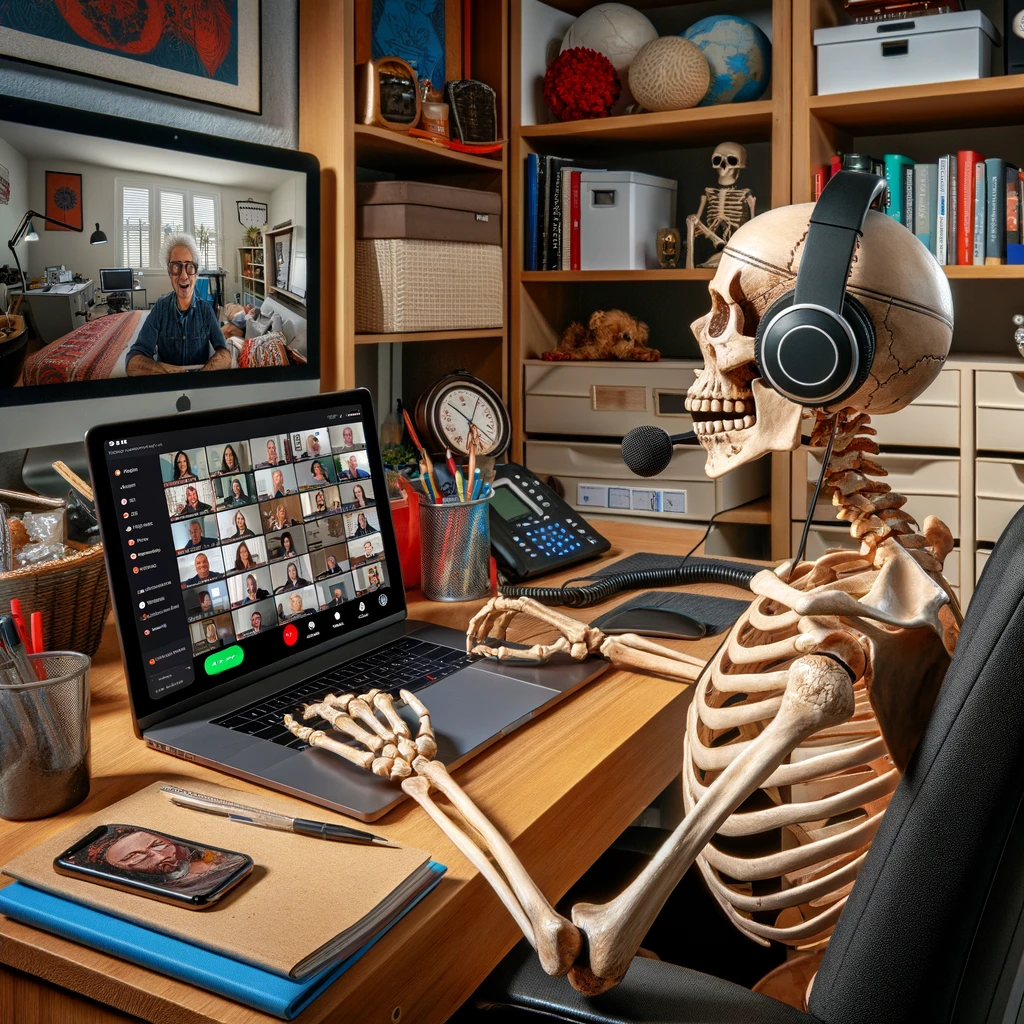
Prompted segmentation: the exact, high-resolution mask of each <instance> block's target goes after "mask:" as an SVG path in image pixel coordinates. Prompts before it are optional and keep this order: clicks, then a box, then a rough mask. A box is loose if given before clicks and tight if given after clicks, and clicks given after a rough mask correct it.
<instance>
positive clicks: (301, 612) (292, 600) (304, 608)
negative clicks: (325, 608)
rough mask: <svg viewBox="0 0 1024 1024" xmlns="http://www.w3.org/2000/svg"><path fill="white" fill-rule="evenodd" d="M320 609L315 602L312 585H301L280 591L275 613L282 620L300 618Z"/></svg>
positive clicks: (314, 592)
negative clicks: (284, 591)
mask: <svg viewBox="0 0 1024 1024" xmlns="http://www.w3.org/2000/svg"><path fill="white" fill-rule="evenodd" d="M319 610H320V606H319V605H318V604H317V599H316V591H315V590H314V589H313V587H303V588H302V589H301V590H293V591H290V592H288V593H282V594H281V595H280V596H279V597H278V598H277V614H278V616H279V617H280V619H281V620H282V621H283V622H287V621H288V620H289V619H301V618H302V617H303V616H306V615H312V614H313V613H314V612H317V611H319Z"/></svg>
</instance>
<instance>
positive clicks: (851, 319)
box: [828, 292, 875, 405]
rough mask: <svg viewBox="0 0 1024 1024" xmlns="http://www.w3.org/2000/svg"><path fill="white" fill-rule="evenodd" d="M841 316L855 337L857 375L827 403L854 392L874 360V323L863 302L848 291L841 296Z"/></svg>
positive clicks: (844, 397) (833, 402)
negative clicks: (841, 391) (842, 390)
mask: <svg viewBox="0 0 1024 1024" xmlns="http://www.w3.org/2000/svg"><path fill="white" fill-rule="evenodd" d="M843 316H844V317H845V318H846V322H847V323H848V324H849V325H850V327H851V328H852V329H853V336H854V337H855V338H856V339H857V355H858V364H857V375H856V377H854V379H853V382H852V383H851V384H850V386H849V387H848V388H847V389H846V390H845V391H844V392H843V393H842V394H841V395H837V396H836V397H835V398H834V399H833V400H832V401H831V402H829V403H828V404H829V405H835V404H836V403H837V402H841V401H843V400H844V399H847V398H849V397H850V395H852V394H854V393H855V392H856V391H857V390H858V389H859V388H860V386H861V384H863V383H864V381H866V380H867V379H868V374H869V373H871V364H872V363H873V362H874V361H875V325H874V324H873V323H872V322H871V316H870V314H869V313H868V311H867V310H866V309H865V308H864V306H863V304H862V303H861V302H860V301H859V300H858V299H857V298H855V297H854V296H853V295H851V294H850V293H849V292H847V293H846V295H845V297H844V298H843Z"/></svg>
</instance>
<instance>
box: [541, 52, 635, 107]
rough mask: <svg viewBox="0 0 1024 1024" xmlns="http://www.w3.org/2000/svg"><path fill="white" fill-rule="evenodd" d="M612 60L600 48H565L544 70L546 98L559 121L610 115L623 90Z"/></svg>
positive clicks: (545, 100)
mask: <svg viewBox="0 0 1024 1024" xmlns="http://www.w3.org/2000/svg"><path fill="white" fill-rule="evenodd" d="M621 88H622V87H621V83H620V82H619V76H618V75H617V74H616V73H615V68H613V67H612V62H611V61H610V60H609V59H608V58H607V57H606V56H605V55H604V54H603V53H598V52H597V50H590V49H587V48H586V47H583V46H574V47H573V48H572V49H571V50H564V51H563V52H562V53H560V54H559V55H558V56H557V57H556V58H555V59H554V60H553V61H552V62H551V63H550V64H549V65H548V69H547V71H546V72H545V73H544V102H545V103H546V104H547V105H548V109H549V110H550V111H551V113H552V114H554V115H555V117H557V118H558V120H559V121H583V120H586V119H587V118H592V117H607V116H608V115H609V113H610V112H611V109H612V107H614V106H615V101H616V100H617V99H618V98H619V93H620V92H621Z"/></svg>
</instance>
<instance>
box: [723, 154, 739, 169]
mask: <svg viewBox="0 0 1024 1024" xmlns="http://www.w3.org/2000/svg"><path fill="white" fill-rule="evenodd" d="M725 162H726V163H727V164H728V165H729V166H730V167H735V166H736V165H737V164H738V163H739V162H740V160H739V157H736V156H727V157H726V158H725Z"/></svg>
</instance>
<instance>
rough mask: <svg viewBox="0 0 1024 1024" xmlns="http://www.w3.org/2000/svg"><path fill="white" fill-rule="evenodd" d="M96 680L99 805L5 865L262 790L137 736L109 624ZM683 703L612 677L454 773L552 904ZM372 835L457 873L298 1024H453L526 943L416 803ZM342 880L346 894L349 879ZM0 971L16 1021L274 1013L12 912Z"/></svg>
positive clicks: (461, 618) (3, 842)
mask: <svg viewBox="0 0 1024 1024" xmlns="http://www.w3.org/2000/svg"><path fill="white" fill-rule="evenodd" d="M601 529H602V531H603V532H604V533H605V534H606V535H607V536H608V538H609V539H610V540H611V541H612V545H613V546H612V550H611V551H610V552H609V553H608V555H606V556H605V560H611V559H615V558H619V557H621V556H622V555H625V554H630V553H632V552H634V551H641V550H642V551H656V552H661V553H665V554H683V553H685V552H686V551H687V550H688V549H689V548H690V546H691V545H693V544H694V543H695V542H696V541H697V540H698V538H699V534H698V533H697V531H694V530H686V529H672V528H661V527H648V526H638V525H634V524H618V523H610V522H609V523H602V524H601ZM577 571H578V570H577ZM573 574H574V573H563V574H562V575H561V577H559V576H554V577H552V580H553V581H554V580H558V579H560V578H561V579H564V578H567V577H568V576H570V575H573ZM691 589H697V588H691ZM699 589H700V591H701V592H704V593H709V594H719V595H722V596H728V597H743V596H744V594H745V592H744V591H739V590H736V589H734V588H732V587H726V586H706V587H701V588H699ZM410 599H411V608H410V612H411V615H412V616H413V617H415V618H420V619H429V620H431V621H433V622H438V623H443V624H445V625H450V626H455V627H458V628H460V629H462V628H464V627H465V625H466V624H467V622H468V621H469V616H470V615H471V614H472V613H474V612H475V611H476V610H477V609H478V608H479V607H480V606H481V604H482V602H474V603H472V604H469V603H467V604H458V605H441V604H433V603H430V602H428V601H425V600H424V599H423V598H422V597H421V596H420V595H419V594H418V593H412V594H410ZM620 600H622V597H621V596H620V597H617V598H615V600H613V601H611V602H608V605H607V606H605V605H600V606H597V607H595V608H591V609H587V610H585V611H584V612H581V613H578V614H579V616H580V617H583V616H586V617H588V618H590V619H592V618H594V617H596V616H597V615H598V614H600V613H601V612H602V611H604V610H605V609H606V607H610V606H611V605H613V604H615V603H617V602H618V601H620ZM541 635H550V634H542V633H541V632H538V633H537V634H536V636H531V635H529V634H528V633H527V632H526V631H524V630H522V629H520V630H517V631H515V632H513V633H512V634H511V638H512V639H515V640H523V641H525V642H528V643H531V642H535V639H539V638H540V636H541ZM717 645H718V638H711V639H708V640H702V641H699V642H695V643H690V644H689V645H687V646H686V647H685V649H686V650H687V651H690V652H692V653H695V654H698V655H701V656H703V657H710V656H711V654H712V653H713V651H714V650H715V648H716V647H717ZM91 681H92V714H93V728H92V743H93V756H92V774H93V777H92V791H91V793H90V795H89V798H88V799H87V800H86V801H85V802H84V803H82V804H81V805H79V806H78V807H76V808H74V809H73V810H71V811H69V812H67V813H65V814H62V815H60V816H59V817H56V818H50V819H47V820H44V821H36V822H2V821H0V851H2V860H3V861H6V860H7V859H9V858H11V857H13V856H15V855H16V854H19V853H21V852H22V851H23V850H26V849H28V848H29V847H31V846H34V845H35V844H37V843H38V842H40V841H41V840H42V839H43V838H45V837H46V836H49V835H52V834H53V833H54V832H57V831H58V830H60V829H62V828H64V827H65V826H67V825H68V824H70V823H72V822H74V821H75V820H80V819H82V818H84V817H85V816H86V815H88V814H92V813H93V812H95V811H97V810H99V809H100V808H102V807H104V806H106V805H107V804H109V803H111V802H112V801H114V800H117V799H120V798H121V797H123V796H126V795H128V794H129V793H132V792H135V791H136V790H138V789H141V788H142V787H143V786H147V785H149V784H150V783H152V782H155V781H157V780H158V779H160V778H162V777H164V776H166V775H168V774H172V773H187V774H191V775H193V776H194V777H195V778H197V779H207V780H211V781H216V782H220V783H224V784H226V785H230V786H235V787H237V788H238V789H243V790H244V789H250V788H254V787H250V786H249V784H247V783H246V782H243V781H242V780H240V779H234V778H231V777H228V776H224V775H220V774H218V773H216V772H213V771H211V770H209V769H206V768H203V767H200V766H196V765H192V764H190V763H188V762H186V761H182V760H177V759H174V760H172V759H170V758H169V757H167V756H166V755H164V754H160V753H157V752H156V751H153V750H150V749H149V748H147V747H146V746H145V745H144V744H143V743H142V742H141V741H139V740H137V739H136V738H135V736H134V735H133V733H132V728H131V721H130V718H129V714H128V708H127V701H126V693H125V685H124V679H123V676H122V672H121V667H120V660H119V655H118V651H117V640H116V637H115V636H114V630H113V627H112V626H108V629H107V632H106V634H105V635H104V639H103V645H102V647H101V648H100V651H99V652H98V654H97V655H96V658H95V660H94V662H93V669H92V676H91ZM688 702H689V689H688V688H687V687H684V686H681V685H680V684H678V683H674V682H670V681H668V680H665V679H659V678H656V677H654V676H644V675H639V674H636V673H631V672H620V671H614V672H613V671H609V672H606V673H605V674H604V675H603V676H601V677H600V678H599V679H597V680H596V681H595V682H593V683H591V684H590V685H589V686H586V687H584V688H583V689H582V690H580V691H579V692H577V693H576V694H574V695H573V696H571V697H569V698H567V699H566V700H564V701H563V702H562V703H560V704H558V705H557V706H556V707H555V708H553V709H552V710H551V711H549V712H548V713H547V714H544V715H542V716H541V717H540V718H539V719H537V720H536V721H533V722H531V723H529V724H528V725H526V726H525V727H523V728H521V729H519V730H518V731H517V732H515V733H514V734H513V735H511V736H508V737H506V738H505V739H503V740H501V741H500V742H498V743H496V744H495V745H494V746H492V747H490V748H489V749H488V750H486V751H484V752H483V753H482V754H480V755H478V756H477V757H476V758H474V759H473V760H472V761H470V762H469V763H468V764H467V765H465V766H463V767H462V768H460V769H459V770H458V771H457V772H456V777H457V779H458V781H459V783H460V784H461V785H462V786H463V787H464V788H465V790H466V792H467V793H469V795H470V796H471V797H472V798H473V799H474V800H475V801H476V802H477V803H478V804H479V806H480V807H481V808H482V809H483V810H484V811H485V812H486V813H487V814H488V815H489V816H490V817H491V819H492V820H493V821H494V823H495V824H496V825H497V827H498V828H499V829H500V831H501V832H502V834H503V835H504V836H505V837H506V838H507V839H508V840H509V842H511V844H512V846H513V847H514V848H515V850H516V853H517V854H518V855H519V857H520V858H521V859H522V861H523V863H524V864H525V865H526V867H527V869H528V870H529V871H530V872H531V873H532V875H533V877H534V878H535V879H536V880H537V883H538V884H539V885H540V887H541V888H542V889H543V891H544V892H545V893H546V894H547V896H548V897H549V898H550V899H551V900H552V901H554V900H555V899H557V898H559V897H561V896H562V895H563V894H564V893H565V892H566V890H567V889H568V888H569V886H570V885H571V884H572V883H573V882H575V881H576V880H577V879H578V878H579V877H580V876H581V875H582V874H583V873H584V872H585V871H586V869H587V868H588V867H590V865H591V864H593V862H594V861H595V860H596V859H597V858H598V856H599V855H600V854H601V853H602V852H603V851H604V850H606V849H607V848H608V846H609V845H610V844H611V843H612V841H613V840H614V839H615V838H616V836H618V835H619V833H620V832H622V830H623V829H624V828H625V827H626V826H627V825H628V824H629V823H630V822H631V821H633V820H634V819H635V818H636V816H637V815H638V814H639V813H640V812H641V811H642V810H643V809H644V808H645V807H646V806H647V805H648V804H649V803H650V802H651V801H652V800H653V799H654V798H655V797H656V796H657V794H658V793H660V792H661V791H662V790H663V789H664V788H665V787H666V786H667V785H669V783H671V781H672V779H673V778H674V777H675V776H677V775H678V773H679V770H680V767H681V764H682V749H683V734H684V724H685V711H686V706H687V704H688ZM354 824H356V825H359V823H358V822H355V823H354ZM373 828H374V831H376V832H379V833H381V834H382V835H386V836H388V837H389V838H392V839H396V840H398V841H400V842H402V843H406V844H409V845H412V846H418V847H421V848H422V849H425V850H429V851H431V853H432V854H433V856H434V857H435V858H436V859H437V860H439V861H441V862H442V863H444V864H447V865H448V873H447V874H446V875H445V877H444V878H443V879H442V881H441V884H440V885H439V886H438V887H437V889H435V890H434V892H433V893H431V895H430V896H429V897H428V898H427V899H426V900H424V902H423V903H422V904H421V905H420V906H418V907H417V908H416V909H415V910H413V911H412V912H411V913H410V914H409V916H408V917H407V918H405V919H404V920H403V921H402V922H401V923H400V924H399V925H397V926H396V927H395V928H394V929H393V930H392V931H391V932H389V933H388V934H387V935H386V936H385V937H384V938H383V939H382V940H381V941H380V942H379V943H378V944H377V945H376V946H375V947H374V948H373V949H372V950H371V951H370V953H368V954H367V955H366V956H365V957H363V959H362V960H360V961H359V962H358V963H356V964H355V966H353V967H352V968H351V969H350V970H349V971H348V972H347V973H345V974H344V975H343V976H342V977H341V978H340V979H339V980H338V981H337V982H336V983H335V984H334V985H333V986H332V987H331V988H330V989H329V990H328V991H327V992H325V993H324V994H323V995H322V996H320V998H319V999H317V1000H316V1002H314V1003H313V1005H312V1006H310V1007H309V1008H308V1009H307V1010H306V1011H305V1012H304V1013H303V1014H302V1015H301V1017H299V1018H298V1020H300V1021H302V1022H304V1024H313V1022H320V1021H353V1022H356V1021H358V1022H359V1024H389V1022H394V1021H398V1020H399V1019H401V1020H403V1021H416V1022H417V1024H419V1022H435V1021H443V1020H445V1019H447V1017H448V1016H449V1015H450V1014H451V1013H453V1012H454V1011H455V1009H456V1008H457V1007H458V1006H460V1005H461V1004H462V1003H463V1002H464V1001H465V999H466V998H467V997H468V996H469V995H470V993H471V992H472V991H473V990H474V989H475V988H476V987H477V985H479V984H480V982H481V981H482V980H483V979H484V978H485V977H486V975H487V974H488V973H489V972H490V971H491V970H492V969H493V967H494V966H495V965H496V964H497V963H498V961H499V960H500V959H501V957H502V956H504V954H505V953H506V952H507V951H508V950H509V949H510V948H511V947H512V945H513V944H514V943H515V942H516V941H517V939H518V938H519V934H518V932H517V931H516V929H515V926H514V924H513V921H512V918H511V917H510V916H509V914H508V913H507V911H506V910H505V909H504V908H503V907H502V906H501V904H500V903H499V902H498V900H497V898H496V897H495V896H494V894H493V893H492V891H491V889H490V887H489V886H488V885H487V883H486V882H485V881H484V880H483V878H482V877H481V876H480V875H479V874H478V873H477V872H476V871H475V870H473V869H472V868H471V866H470V865H469V864H468V862H467V861H466V860H465V859H464V858H463V857H462V856H461V855H460V854H459V853H458V851H457V850H456V849H455V848H454V847H453V846H452V845H451V844H450V843H449V842H448V841H447V840H446V839H445V837H444V836H443V834H442V833H441V832H440V830H439V829H438V828H437V827H436V826H435V825H434V824H433V823H432V822H431V821H430V820H429V819H428V818H427V816H426V815H425V814H424V813H423V812H422V811H421V810H420V808H419V807H418V806H417V805H416V804H414V803H412V802H411V801H406V802H405V803H403V804H401V805H400V806H399V807H397V808H395V810H393V811H391V812H390V813H389V814H388V815H386V816H385V817H384V818H382V819H381V820H380V821H378V822H376V823H375V824H374V826H373ZM296 867H297V868H298V867H299V865H296ZM315 881H317V882H318V883H319V884H324V883H325V882H328V883H329V882H330V880H328V879H318V880H315ZM337 882H338V884H350V880H345V879H338V880H337ZM307 909H308V908H303V907H296V908H294V910H293V911H289V909H288V908H287V907H282V908H281V912H282V914H285V913H289V912H293V913H299V914H301V913H304V912H306V911H307ZM254 941H258V936H254ZM0 963H2V964H3V965H6V966H5V967H0V1020H4V1021H7V1020H10V1021H17V1022H18V1024H50V1022H53V1021H58V1020H59V1021H73V1022H74V1024H97V1022H103V1024H110V1022H124V1021H127V1020H131V1019H134V1018H133V1017H129V1016H125V1014H132V1015H136V1016H137V1017H141V1018H143V1019H145V1020H148V1021H159V1022H161V1024H165V1022H166V1024H185V1022H189V1024H192V1022H209V1021H218V1022H225V1024H227V1022H231V1024H256V1022H260V1024H266V1022H268V1021H271V1020H274V1019H276V1018H271V1017H267V1016H265V1015H264V1014H260V1013H257V1012H255V1011H253V1010H250V1009H248V1008H247V1007H244V1006H241V1005H239V1004H237V1003H233V1002H229V1001H228V1000H225V999H221V998H220V997H218V996H215V995H211V994H209V993H206V992H203V991H201V990H200V989H196V988H193V987H191V986H189V985H186V984H182V983H180V982H177V981H172V980H171V979H169V978H165V977H164V976H162V975H160V974H155V973H153V972H151V971H148V970H144V969H143V968H140V967H136V966H134V965H133V964H130V963H126V962H124V961H122V960H117V959H114V958H113V957H109V956H105V955H104V954H102V953H97V952H94V951H93V950H90V949H87V948H86V947H84V946H79V945H77V944H75V943H71V942H67V941H65V940H62V939H59V938H56V937H54V936H51V935H48V934H46V933H45V932H40V931H37V930H35V929H32V928H28V927H25V926H23V925H20V924H17V923H15V922H14V921H10V920H8V919H7V918H4V917H0ZM9 968H13V970H11V969H9ZM39 979H43V982H42V983H41V982H40V980H39ZM46 983H52V984H46ZM57 986H61V987H57ZM68 989H69V990H71V991H70V992H68V991H65V990H68ZM83 997H89V998H83ZM92 1000H96V1002H93V1001H92ZM100 1004H108V1005H106V1006H104V1005H100ZM110 1007H116V1008H117V1010H111V1009H110ZM118 1011H124V1013H121V1012H118Z"/></svg>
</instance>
